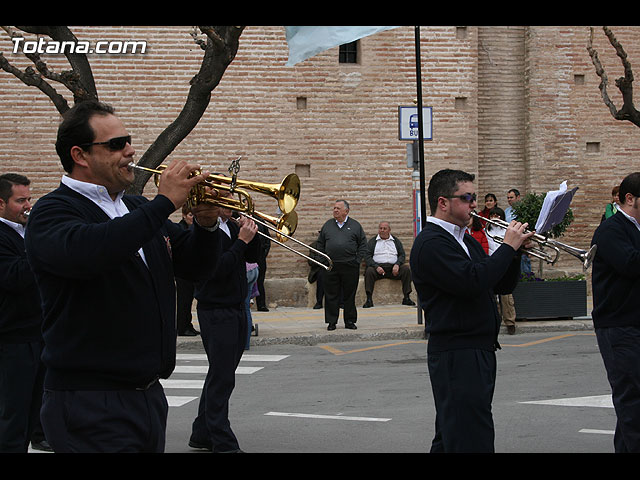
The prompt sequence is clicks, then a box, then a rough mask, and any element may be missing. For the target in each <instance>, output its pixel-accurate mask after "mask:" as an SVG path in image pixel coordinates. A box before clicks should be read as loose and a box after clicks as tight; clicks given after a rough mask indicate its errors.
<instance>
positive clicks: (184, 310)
mask: <svg viewBox="0 0 640 480" xmlns="http://www.w3.org/2000/svg"><path fill="white" fill-rule="evenodd" d="M193 290H194V286H193V282H191V281H189V280H183V279H182V278H176V295H177V298H176V320H177V327H178V334H183V333H184V331H185V330H186V329H187V328H188V327H189V326H190V325H191V308H192V306H193Z"/></svg>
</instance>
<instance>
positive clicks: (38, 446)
mask: <svg viewBox="0 0 640 480" xmlns="http://www.w3.org/2000/svg"><path fill="white" fill-rule="evenodd" d="M31 448H32V449H33V450H40V451H41V452H53V448H51V445H49V442H47V441H46V440H42V441H41V442H31Z"/></svg>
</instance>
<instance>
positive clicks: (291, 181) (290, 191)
mask: <svg viewBox="0 0 640 480" xmlns="http://www.w3.org/2000/svg"><path fill="white" fill-rule="evenodd" d="M128 167H129V169H138V170H142V171H145V172H150V173H153V174H154V183H155V184H156V186H158V185H159V183H160V175H162V172H163V171H164V170H165V169H166V168H167V166H166V165H159V166H158V167H157V168H155V169H154V168H149V167H143V166H141V165H136V164H135V163H133V162H131V163H130V164H129V165H128ZM200 173H201V172H200V171H199V170H195V171H194V172H192V173H191V176H195V175H199V174H200ZM238 186H241V187H243V188H246V189H248V190H251V191H255V192H258V193H263V194H266V195H270V196H272V197H274V198H275V199H276V200H277V202H278V208H279V209H280V211H281V212H282V215H281V216H279V217H274V216H271V215H267V214H264V213H261V212H258V211H257V210H255V208H254V205H253V199H252V198H251V195H249V194H248V193H247V192H246V191H245V190H244V189H243V188H237V187H238ZM206 187H210V188H211V189H213V190H216V191H220V190H223V191H226V192H228V193H230V194H234V193H235V194H238V199H234V198H231V197H223V196H214V195H211V194H210V193H209V192H208V191H207V189H206ZM299 199H300V179H299V178H298V176H297V175H296V174H295V173H290V174H289V175H287V176H286V177H285V178H284V180H283V181H282V182H281V183H280V184H269V183H260V182H251V181H247V180H238V179H237V178H236V176H235V175H233V176H232V177H225V176H223V175H213V174H211V175H209V176H208V177H206V178H205V179H204V180H203V181H202V182H200V183H199V184H198V185H196V186H194V187H193V188H192V189H191V191H190V192H189V196H188V198H187V204H188V205H189V206H190V207H193V206H195V205H198V204H200V203H209V204H211V205H217V206H219V207H221V208H229V209H231V210H234V211H236V212H238V213H239V214H240V215H242V216H245V217H248V218H250V219H252V220H253V221H254V222H256V223H258V224H260V225H262V226H264V227H266V228H268V229H269V230H273V231H275V232H276V238H275V239H274V238H272V237H271V236H270V235H268V234H265V233H263V232H261V231H258V232H257V233H258V234H260V235H262V236H263V237H265V238H268V239H269V240H270V241H272V242H274V243H277V244H278V245H280V246H281V247H284V248H286V249H287V250H290V251H291V252H293V253H295V254H297V255H300V256H301V257H304V258H306V259H307V260H309V261H311V262H313V263H315V264H316V265H318V266H320V267H322V268H324V269H325V270H327V271H329V270H331V269H332V268H333V262H332V260H331V258H330V257H329V256H328V255H327V254H325V253H323V252H321V251H319V250H316V249H315V248H313V247H311V246H309V245H307V244H305V243H303V242H301V241H299V240H297V239H296V238H294V237H293V236H292V235H293V233H294V232H295V231H296V228H297V226H298V214H297V213H296V212H295V211H294V209H295V207H296V205H297V204H298V200H299ZM287 240H292V241H293V242H295V243H297V244H299V245H302V246H304V247H306V248H308V249H309V250H310V251H312V252H313V253H315V254H317V255H320V256H321V257H323V258H324V259H326V261H327V263H328V265H325V264H324V263H323V262H320V261H318V260H316V259H314V258H311V257H309V256H307V255H305V254H303V253H301V252H299V251H297V250H295V249H293V248H291V247H289V246H288V245H285V243H284V242H286V241H287Z"/></svg>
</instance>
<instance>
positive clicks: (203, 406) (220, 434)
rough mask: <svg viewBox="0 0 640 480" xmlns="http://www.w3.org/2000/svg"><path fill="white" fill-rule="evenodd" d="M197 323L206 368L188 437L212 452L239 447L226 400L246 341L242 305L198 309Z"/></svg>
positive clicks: (228, 397)
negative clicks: (195, 413)
mask: <svg viewBox="0 0 640 480" xmlns="http://www.w3.org/2000/svg"><path fill="white" fill-rule="evenodd" d="M198 322H199V323H200V334H201V335H202V342H203V344H204V349H205V351H206V352H207V359H208V360H209V370H208V371H207V377H206V379H205V381H204V387H203V389H202V394H201V395H200V404H199V405H198V415H197V416H196V418H195V420H194V421H193V425H192V428H191V440H192V441H194V442H197V443H199V444H205V445H208V444H210V445H211V447H212V450H213V451H214V452H228V451H232V450H237V449H238V448H239V445H238V440H237V438H236V436H235V434H234V433H233V430H232V429H231V423H230V422H229V399H230V398H231V393H232V392H233V389H234V388H235V385H236V383H235V382H236V379H235V374H236V368H237V367H238V364H239V363H240V359H241V358H242V354H243V353H244V347H245V343H246V342H247V329H248V324H247V316H246V314H245V311H244V306H243V305H238V306H237V307H235V308H216V309H206V310H205V309H201V308H198Z"/></svg>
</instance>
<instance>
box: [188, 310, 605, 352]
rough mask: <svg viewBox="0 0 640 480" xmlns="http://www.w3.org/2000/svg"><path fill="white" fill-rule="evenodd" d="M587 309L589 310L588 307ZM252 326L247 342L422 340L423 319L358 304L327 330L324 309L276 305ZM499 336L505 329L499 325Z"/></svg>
mask: <svg viewBox="0 0 640 480" xmlns="http://www.w3.org/2000/svg"><path fill="white" fill-rule="evenodd" d="M588 311H589V312H590V311H591V310H590V309H589V310H588ZM251 316H252V318H253V323H254V325H257V329H258V335H257V336H252V337H251V345H252V346H253V345H256V346H257V345H276V344H297V345H317V344H324V343H332V342H353V341H361V340H373V341H375V340H422V339H424V319H422V322H423V323H422V324H419V323H418V312H417V309H416V307H409V306H405V305H382V306H375V307H373V308H362V307H358V322H357V324H356V325H357V327H358V329H357V330H346V329H345V328H344V321H343V319H342V312H341V313H340V317H339V319H338V324H337V328H336V329H335V330H333V331H328V330H327V325H326V324H325V323H324V310H322V309H321V310H313V309H312V308H302V307H300V308H298V307H278V308H272V309H271V310H270V311H269V312H257V311H254V310H252V311H251ZM193 317H194V320H193V325H194V326H195V328H196V330H198V331H199V330H200V326H199V325H198V321H197V314H196V312H195V309H194V312H193ZM516 326H517V330H516V336H517V335H518V334H522V333H529V332H559V331H576V330H591V331H593V322H592V321H591V317H590V316H586V317H579V318H574V319H570V320H565V319H557V320H553V319H550V320H527V321H524V320H522V321H518V322H517V323H516ZM500 333H501V336H503V335H506V328H505V327H504V326H502V327H501V330H500ZM201 347H202V340H201V339H200V336H197V337H178V349H179V350H180V349H183V350H184V349H196V348H201Z"/></svg>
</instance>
